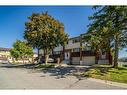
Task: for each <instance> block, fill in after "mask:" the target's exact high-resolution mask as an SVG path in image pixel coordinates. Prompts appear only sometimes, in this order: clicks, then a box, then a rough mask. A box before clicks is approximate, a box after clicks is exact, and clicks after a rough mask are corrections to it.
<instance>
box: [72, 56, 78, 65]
mask: <svg viewBox="0 0 127 95" xmlns="http://www.w3.org/2000/svg"><path fill="white" fill-rule="evenodd" d="M72 64H74V65H79V64H80V57H72Z"/></svg>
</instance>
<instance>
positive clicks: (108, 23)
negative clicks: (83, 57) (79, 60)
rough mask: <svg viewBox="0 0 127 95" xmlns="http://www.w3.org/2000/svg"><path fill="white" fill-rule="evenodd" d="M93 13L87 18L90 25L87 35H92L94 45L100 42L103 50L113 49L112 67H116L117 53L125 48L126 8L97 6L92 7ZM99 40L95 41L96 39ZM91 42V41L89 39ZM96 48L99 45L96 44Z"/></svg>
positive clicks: (126, 36) (126, 38)
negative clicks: (90, 21)
mask: <svg viewBox="0 0 127 95" xmlns="http://www.w3.org/2000/svg"><path fill="white" fill-rule="evenodd" d="M93 9H95V13H94V14H93V15H92V16H90V17H89V19H90V20H92V23H91V24H90V25H89V30H88V34H91V35H92V36H91V38H93V33H95V34H96V35H94V37H95V38H93V39H95V43H96V42H98V41H100V42H101V46H103V48H105V49H110V48H112V49H114V50H112V51H114V66H115V67H117V65H118V62H117V61H118V52H119V49H120V48H124V47H126V46H127V31H126V30H127V29H126V28H127V26H126V21H127V7H126V6H99V7H97V6H96V7H94V8H93ZM98 37H99V38H100V39H97V38H98ZM90 40H91V39H90ZM96 45H97V46H99V45H100V43H96Z"/></svg>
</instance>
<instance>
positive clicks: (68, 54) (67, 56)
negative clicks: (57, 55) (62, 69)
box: [65, 52, 70, 60]
mask: <svg viewBox="0 0 127 95" xmlns="http://www.w3.org/2000/svg"><path fill="white" fill-rule="evenodd" d="M69 59H70V52H65V60H69Z"/></svg>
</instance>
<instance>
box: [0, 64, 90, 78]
mask: <svg viewBox="0 0 127 95" xmlns="http://www.w3.org/2000/svg"><path fill="white" fill-rule="evenodd" d="M36 65H38V64H21V65H19V64H18V65H15V64H1V65H0V68H25V69H31V70H32V71H31V72H32V73H33V72H34V73H36V72H43V73H44V74H48V75H50V76H56V79H60V78H66V76H69V75H72V76H75V77H76V78H78V79H79V80H81V79H82V78H84V76H81V75H80V74H81V72H85V71H87V70H88V69H89V68H88V67H76V66H58V67H54V68H47V69H41V70H37V69H36V68H35V66H36ZM40 77H45V76H44V75H42V76H40Z"/></svg>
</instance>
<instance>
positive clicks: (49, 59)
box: [41, 57, 55, 63]
mask: <svg viewBox="0 0 127 95" xmlns="http://www.w3.org/2000/svg"><path fill="white" fill-rule="evenodd" d="M41 62H42V63H44V62H45V57H42V58H41ZM48 62H49V63H53V62H55V60H54V59H53V58H50V57H49V58H48Z"/></svg>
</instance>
